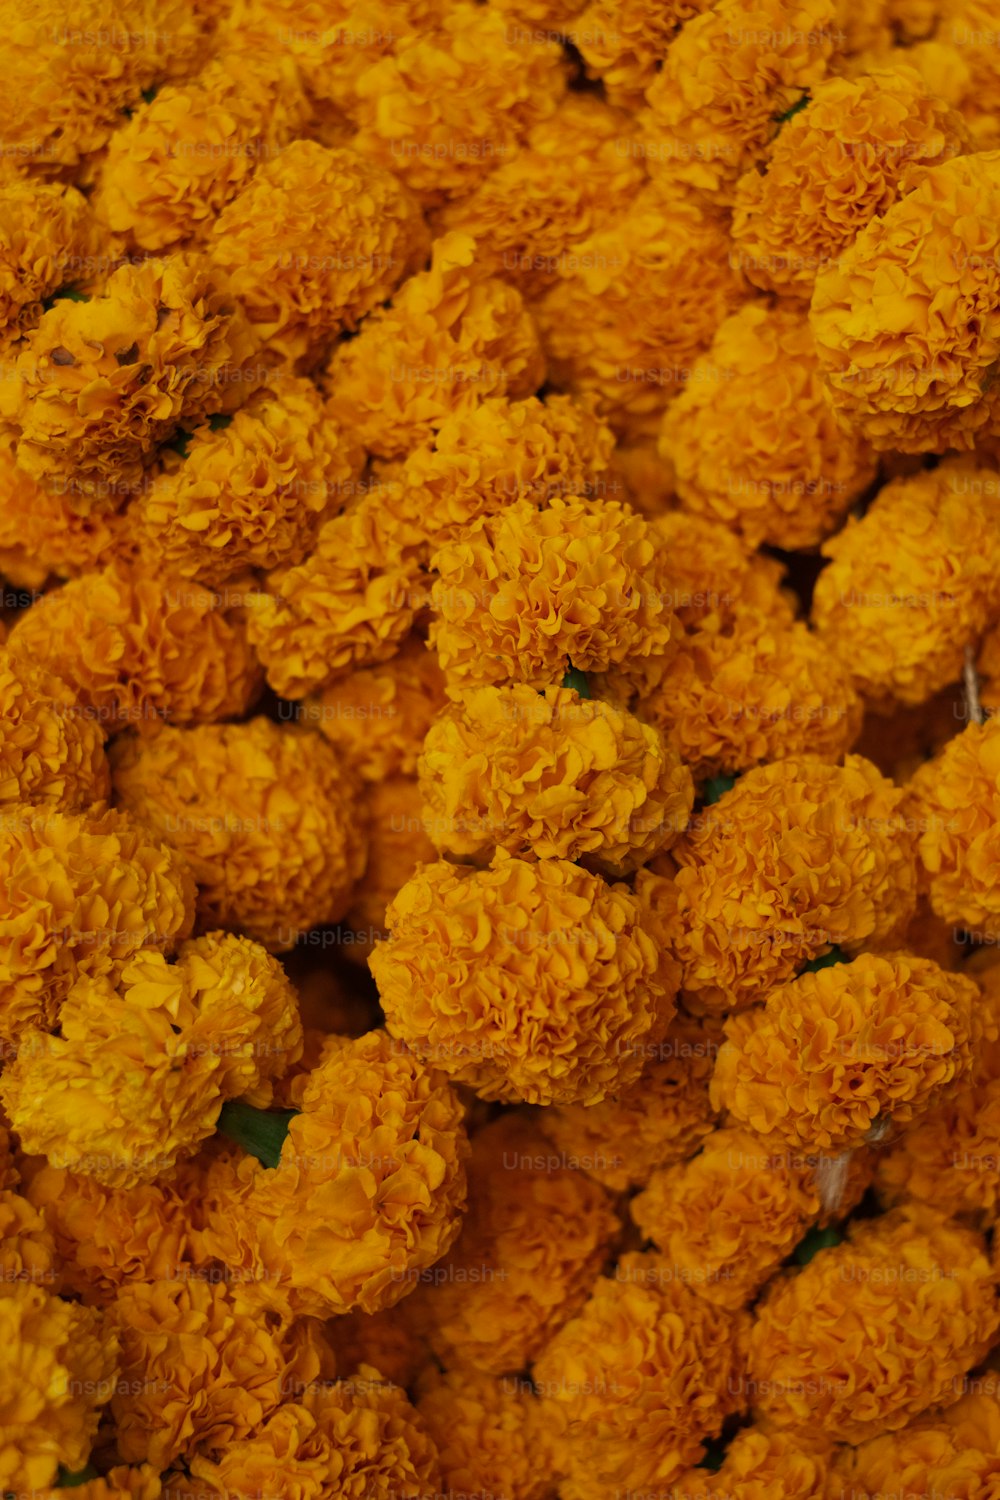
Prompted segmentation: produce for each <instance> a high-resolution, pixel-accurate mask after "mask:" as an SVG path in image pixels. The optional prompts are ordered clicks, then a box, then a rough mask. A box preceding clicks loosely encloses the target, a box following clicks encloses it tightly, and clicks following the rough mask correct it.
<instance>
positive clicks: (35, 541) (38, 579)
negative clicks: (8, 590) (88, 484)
mask: <svg viewBox="0 0 1000 1500" xmlns="http://www.w3.org/2000/svg"><path fill="white" fill-rule="evenodd" d="M8 444H10V446H9V447H8ZM107 490H108V494H109V496H112V495H113V490H112V489H111V487H110V486H108V487H107ZM62 491H63V492H62V493H60V492H59V490H56V491H53V490H49V489H43V488H42V486H41V485H39V484H37V483H36V482H35V480H34V479H32V478H31V476H30V475H28V474H25V472H24V470H23V469H19V468H18V467H17V465H16V464H15V462H14V454H13V445H12V443H11V440H10V435H9V434H7V435H5V436H3V437H0V573H2V574H3V577H4V578H5V579H6V580H7V582H8V583H9V584H13V585H14V587H15V588H19V589H25V590H27V591H28V592H29V595H30V594H31V593H34V592H35V591H37V590H39V589H41V588H42V586H43V585H44V584H45V583H46V582H47V581H48V579H49V578H50V576H52V575H54V576H55V577H57V578H73V577H76V576H77V575H79V574H80V573H93V572H96V571H97V570H98V569H99V568H103V567H104V566H105V565H106V564H107V563H110V562H112V561H113V560H114V559H116V558H121V559H122V560H127V559H129V558H130V557H131V556H133V554H135V553H137V551H138V548H137V546H136V538H135V536H134V535H133V532H132V528H131V525H130V522H129V521H128V519H127V515H126V514H123V513H121V512H118V511H108V512H107V513H105V512H104V511H102V510H90V511H87V513H86V514H83V515H82V514H81V513H80V511H79V510H78V509H76V508H75V495H76V493H77V492H78V491H79V485H78V484H77V482H76V481H74V480H72V479H67V480H66V483H65V486H62ZM127 494H128V492H127V491H123V492H122V493H121V494H120V495H119V496H118V497H117V498H118V499H119V500H124V499H125V498H126V497H127Z"/></svg>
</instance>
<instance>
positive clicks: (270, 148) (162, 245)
mask: <svg viewBox="0 0 1000 1500" xmlns="http://www.w3.org/2000/svg"><path fill="white" fill-rule="evenodd" d="M308 119H309V103H308V101H307V99H306V96H305V94H304V92H303V89H302V85H301V83H300V81H299V78H298V74H297V72H296V69H295V67H294V65H293V64H292V63H291V62H290V61H289V60H287V59H285V58H282V57H280V56H275V55H274V54H273V53H270V54H269V53H267V52H263V51H260V52H257V51H254V50H252V49H247V48H240V49H238V50H233V51H230V52H225V53H223V54H222V55H221V56H220V57H216V58H213V59H211V60H210V61H209V62H208V63H206V65H205V67H204V69H203V70H202V71H201V72H200V73H198V74H197V75H196V76H195V77H194V78H192V79H190V80H189V81H185V82H183V83H176V84H167V85H166V87H164V88H161V89H159V90H158V91H157V93H156V95H155V97H154V98H153V99H152V100H151V101H150V102H149V103H148V104H147V103H145V102H144V103H142V104H141V105H140V106H139V107H138V108H137V109H136V110H135V111H134V113H133V114H132V117H131V119H130V120H129V121H128V122H127V123H126V124H124V125H123V126H122V127H121V129H120V130H117V131H116V132H115V134H114V135H113V136H112V138H111V141H110V144H109V146H108V151H107V155H106V156H105V157H104V160H103V162H102V164H101V171H100V175H99V177H98V182H97V189H96V191H95V193H94V195H93V197H92V200H91V202H92V204H93V209H94V212H95V214H96V215H97V217H98V219H100V221H101V222H102V223H104V224H107V226H108V227H109V228H110V229H111V230H112V231H114V232H115V233H118V234H122V235H125V236H126V240H127V243H129V244H131V245H134V246H137V247H139V248H140V249H143V250H154V251H161V250H167V249H170V248H172V247H174V246H177V245H180V244H182V243H185V242H186V243H187V244H190V243H191V242H192V241H193V240H194V239H199V240H200V239H203V238H204V236H205V234H206V232H207V231H208V230H210V229H211V227H212V224H213V222H214V220H215V218H216V217H217V215H218V214H219V212H220V210H221V209H223V208H224V207H225V205H226V204H227V203H228V202H229V200H230V199H231V198H232V197H234V196H235V194H236V193H238V192H239V190H240V188H241V187H242V186H243V185H244V183H245V182H246V181H247V180H248V179H249V178H250V177H251V175H252V174H253V172H254V169H255V167H256V165H257V161H258V158H263V159H264V160H265V161H266V160H268V159H269V158H270V157H272V156H276V155H277V154H278V153H279V152H281V151H282V150H284V148H285V147H286V146H288V144H289V143H290V142H291V141H292V140H293V138H294V137H295V136H297V135H301V134H303V133H304V131H305V127H306V125H307V123H308Z"/></svg>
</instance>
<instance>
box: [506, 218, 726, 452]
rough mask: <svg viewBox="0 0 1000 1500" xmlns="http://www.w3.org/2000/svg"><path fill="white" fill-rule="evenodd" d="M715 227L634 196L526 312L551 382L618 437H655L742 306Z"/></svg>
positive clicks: (719, 225)
mask: <svg viewBox="0 0 1000 1500" xmlns="http://www.w3.org/2000/svg"><path fill="white" fill-rule="evenodd" d="M729 255H730V240H729V235H728V233H727V230H726V226H725V224H724V222H723V221H722V219H721V218H718V217H716V216H714V215H712V214H709V213H707V212H705V211H704V210H703V209H702V208H700V207H699V206H698V205H697V204H696V203H695V202H693V201H692V200H691V199H689V198H687V197H680V196H672V197H669V198H664V197H661V196H660V195H659V194H657V193H656V192H654V191H652V190H651V189H646V190H644V191H643V192H641V193H639V194H638V196H637V197H636V198H635V199H634V200H633V201H632V203H631V205H630V207H629V209H628V211H627V212H626V213H623V214H621V215H620V216H619V217H618V218H617V219H616V221H615V222H614V223H613V224H609V225H607V226H606V227H604V228H602V229H598V230H596V231H595V232H594V233H593V234H591V235H588V237H587V238H586V239H585V240H581V241H580V242H579V244H578V245H577V246H576V247H575V252H574V261H573V263H572V264H571V265H567V266H565V267H561V268H560V269H561V271H562V275H561V277H560V280H559V282H558V283H557V284H556V285H555V286H553V287H552V288H550V290H549V291H548V292H546V293H545V295H544V296H543V297H542V298H541V299H540V300H539V301H538V302H536V303H534V304H533V305H532V311H533V313H534V314H535V317H536V318H537V320H538V327H539V332H540V333H541V337H542V343H543V346H544V349H545V355H546V358H547V360H548V365H549V377H550V379H551V381H552V382H553V384H554V385H555V386H556V387H557V388H558V389H560V390H568V391H570V392H572V394H573V395H575V396H578V397H583V398H589V399H591V400H593V401H594V402H596V406H597V410H598V412H599V413H600V415H601V416H602V417H604V419H605V420H606V421H607V422H609V423H610V424H611V426H612V427H613V428H614V429H615V431H616V432H618V433H619V434H622V435H624V436H626V437H632V438H635V437H640V436H643V435H649V434H655V432H656V431H657V428H658V426H659V423H660V418H661V416H662V414H663V411H664V408H665V407H666V405H667V402H668V401H669V400H670V399H671V397H673V396H675V395H676V394H677V392H678V391H679V390H681V389H682V388H683V386H684V383H685V381H687V380H688V379H689V377H690V374H691V366H692V363H693V361H694V359H695V357H696V356H697V355H698V354H700V353H701V352H702V350H703V349H706V348H707V347H708V345H709V343H710V342H711V340H712V336H713V335H714V333H715V330H716V328H717V327H718V326H719V324H720V323H721V322H722V320H723V318H725V317H726V316H727V314H729V313H730V312H732V311H733V309H734V308H735V307H737V306H738V305H739V303H740V302H742V301H743V299H744V297H745V295H746V290H745V283H744V282H743V279H742V277H741V276H740V275H739V273H738V271H736V270H734V268H733V267H732V266H731V265H730V262H729Z"/></svg>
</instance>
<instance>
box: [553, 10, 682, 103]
mask: <svg viewBox="0 0 1000 1500" xmlns="http://www.w3.org/2000/svg"><path fill="white" fill-rule="evenodd" d="M706 9H708V0H665V3H664V4H662V5H657V6H648V5H643V4H642V3H641V0H589V4H587V5H586V6H585V8H584V10H583V13H582V14H581V15H580V16H579V17H578V18H577V20H576V21H575V23H574V25H573V26H572V27H569V28H567V30H568V32H569V35H570V38H571V40H572V41H573V43H574V45H575V46H576V47H577V48H578V49H579V52H580V55H581V57H582V58H583V60H584V63H585V64H586V68H587V75H588V77H590V78H597V79H600V81H601V83H603V85H604V91H605V93H606V94H607V97H608V99H609V100H610V101H611V103H612V104H616V105H618V106H620V107H621V108H622V109H628V110H635V109H638V108H639V106H640V105H641V104H642V103H643V96H644V94H645V92H646V89H647V88H648V87H649V85H650V84H651V83H652V82H653V80H654V78H655V77H656V75H657V72H658V71H659V69H660V66H661V63H662V60H663V55H664V53H665V52H666V49H667V47H668V45H669V43H670V42H671V41H672V40H673V38H674V37H675V36H676V35H677V33H678V31H680V29H681V27H682V26H684V25H685V24H686V23H687V22H688V21H690V20H691V19H692V17H693V16H697V15H701V14H702V12H703V11H704V10H706Z"/></svg>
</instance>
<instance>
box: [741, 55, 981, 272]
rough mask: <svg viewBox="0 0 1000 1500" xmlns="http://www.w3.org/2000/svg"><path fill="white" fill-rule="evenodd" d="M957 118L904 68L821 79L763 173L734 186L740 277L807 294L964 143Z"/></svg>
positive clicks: (964, 135) (785, 129) (784, 129)
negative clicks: (869, 227)
mask: <svg viewBox="0 0 1000 1500" xmlns="http://www.w3.org/2000/svg"><path fill="white" fill-rule="evenodd" d="M969 146H970V142H969V135H968V131H967V129H966V127H965V125H964V122H963V121H962V118H961V116H960V115H958V114H956V113H955V111H954V110H952V109H949V107H948V106H947V105H946V104H945V103H944V102H943V101H942V100H941V99H939V98H938V97H937V96H936V95H935V94H934V93H932V92H931V90H930V89H929V88H928V86H927V84H926V83H925V82H924V80H923V79H922V78H921V77H920V75H919V74H918V73H917V72H916V71H915V70H914V69H912V68H908V67H905V66H896V67H893V68H887V69H885V70H877V71H874V72H872V73H869V74H867V75H865V76H863V77H860V78H850V79H848V78H827V79H824V80H823V82H822V83H820V84H818V85H817V87H816V88H815V89H814V90H813V92H812V97H811V99H810V101H809V103H808V105H807V106H806V108H805V109H804V110H802V111H801V113H799V114H797V115H796V116H795V117H794V119H792V120H789V121H788V123H787V124H786V125H784V126H783V127H782V129H781V131H780V133H779V135H778V138H777V140H776V141H775V142H774V145H773V146H772V148H771V151H770V153H769V155H768V157H767V162H766V171H764V172H763V173H762V172H759V171H756V170H751V171H749V172H746V173H745V174H744V175H743V176H742V177H741V178H740V180H739V182H738V183H737V185H736V200H735V204H734V209H733V240H734V241H735V255H736V257H737V259H738V262H739V265H740V267H741V269H742V270H743V271H744V272H745V274H746V277H747V279H748V281H752V282H753V284H754V285H755V286H758V287H761V288H763V290H764V291H766V292H777V293H778V294H779V295H781V296H790V297H800V298H801V297H804V298H806V299H807V300H808V299H809V298H810V297H811V296H812V289H813V286H814V285H815V282H816V276H817V273H818V272H819V271H821V270H823V269H825V268H826V267H827V266H829V265H832V264H833V262H834V261H836V259H837V257H838V256H839V255H840V254H841V253H842V252H843V251H844V250H846V249H847V248H848V247H849V246H850V244H851V243H852V241H853V240H854V239H855V238H856V237H857V235H858V234H859V233H860V231H861V230H862V229H864V228H865V227H866V225H868V224H870V223H871V221H872V219H874V218H875V217H876V215H881V214H884V213H885V212H886V210H887V209H889V208H891V206H892V205H893V203H895V202H896V201H897V199H898V198H901V197H902V196H903V195H904V194H905V193H907V192H908V191H909V190H910V189H911V188H912V187H913V186H914V185H915V183H916V182H917V181H919V177H920V174H921V173H922V171H924V170H925V169H926V168H927V167H933V166H937V165H939V164H940V163H941V162H942V161H948V160H949V159H950V158H951V157H953V156H958V155H960V154H962V153H963V152H965V151H967V150H968V149H969Z"/></svg>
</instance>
